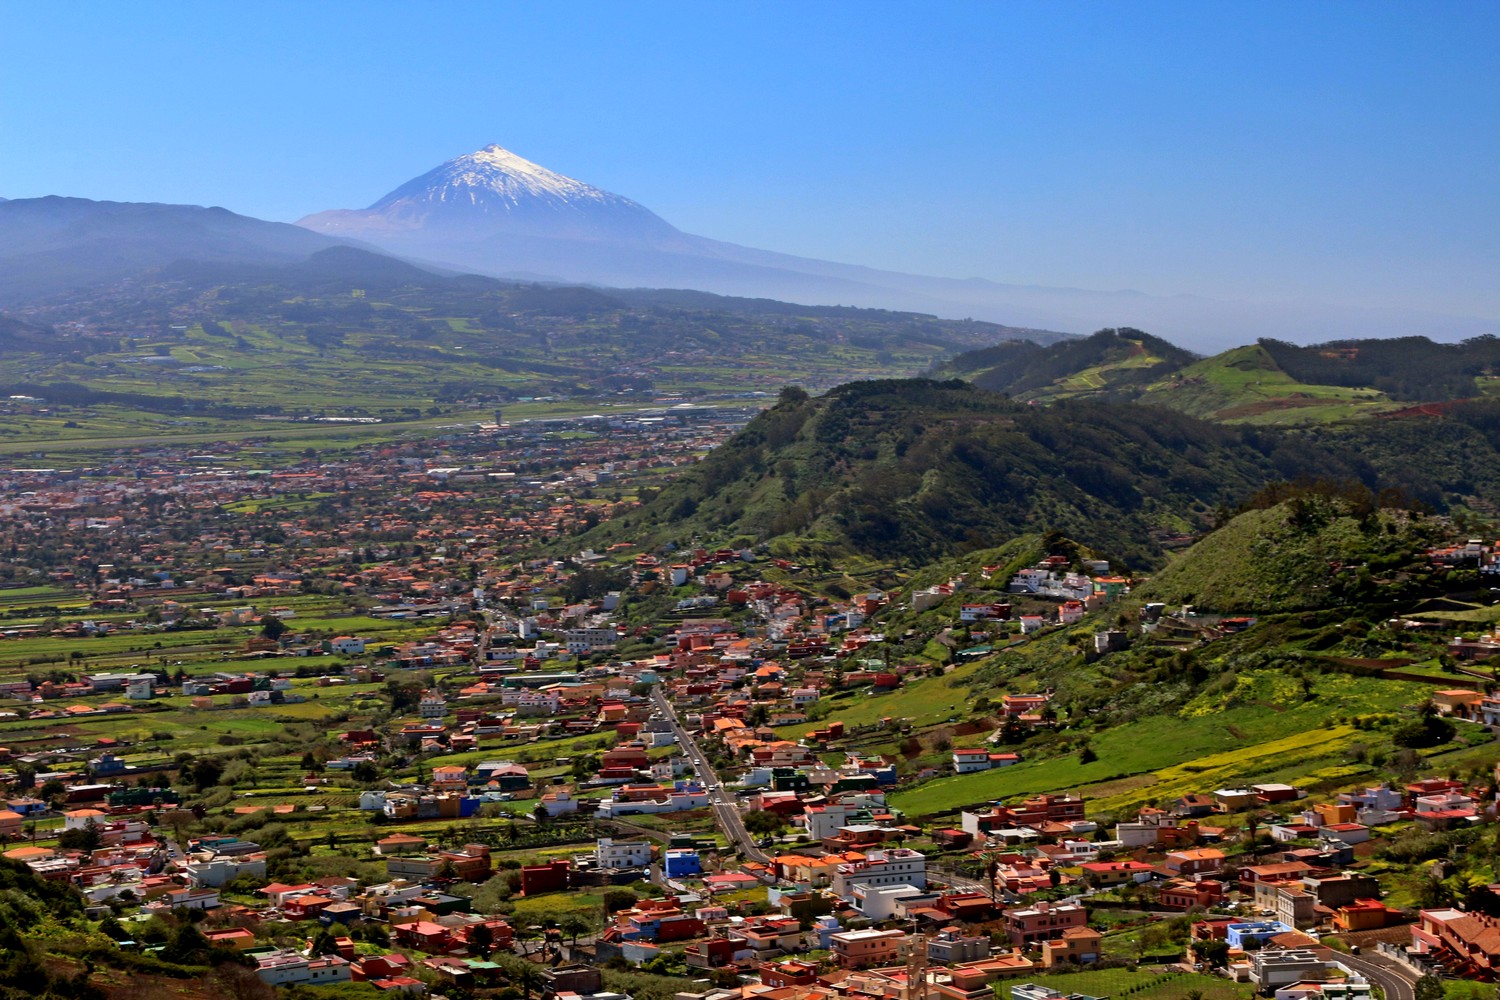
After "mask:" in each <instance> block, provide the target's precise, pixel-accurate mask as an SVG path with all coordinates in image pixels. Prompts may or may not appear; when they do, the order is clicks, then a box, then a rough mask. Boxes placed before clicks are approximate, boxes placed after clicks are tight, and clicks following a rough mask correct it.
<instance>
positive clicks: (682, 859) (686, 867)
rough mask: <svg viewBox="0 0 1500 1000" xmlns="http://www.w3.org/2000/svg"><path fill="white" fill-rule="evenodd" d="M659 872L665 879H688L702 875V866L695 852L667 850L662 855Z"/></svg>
mask: <svg viewBox="0 0 1500 1000" xmlns="http://www.w3.org/2000/svg"><path fill="white" fill-rule="evenodd" d="M661 870H662V874H663V875H665V876H666V877H667V878H690V877H692V876H694V875H702V874H703V864H702V862H701V861H699V859H698V852H697V851H693V850H687V849H680V850H675V851H674V850H668V851H666V852H665V853H664V854H663V855H662V863H661Z"/></svg>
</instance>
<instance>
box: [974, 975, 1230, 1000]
mask: <svg viewBox="0 0 1500 1000" xmlns="http://www.w3.org/2000/svg"><path fill="white" fill-rule="evenodd" d="M1026 981H1027V982H1031V983H1036V984H1037V985H1038V986H1047V987H1050V988H1052V989H1055V990H1058V991H1060V992H1062V993H1064V994H1068V993H1080V994H1083V995H1085V996H1092V997H1110V998H1112V1000H1120V998H1121V997H1124V996H1125V995H1126V994H1129V995H1130V996H1132V997H1139V998H1142V1000H1184V998H1186V997H1187V996H1188V995H1189V994H1192V993H1197V994H1199V995H1201V996H1202V997H1203V1000H1250V998H1251V997H1253V996H1254V995H1255V990H1254V987H1251V986H1249V985H1245V984H1240V983H1232V982H1229V981H1228V980H1226V979H1220V978H1219V977H1218V976H1206V975H1200V974H1198V973H1184V972H1166V973H1164V972H1156V971H1152V970H1147V969H1137V970H1135V971H1132V970H1130V969H1098V970H1086V971H1082V972H1067V973H1061V974H1058V973H1052V974H1048V975H1042V976H1030V977H1027V980H1026ZM995 995H996V996H997V997H998V1000H1010V997H1011V993H1010V984H1008V983H1000V984H998V985H997V986H996V989H995Z"/></svg>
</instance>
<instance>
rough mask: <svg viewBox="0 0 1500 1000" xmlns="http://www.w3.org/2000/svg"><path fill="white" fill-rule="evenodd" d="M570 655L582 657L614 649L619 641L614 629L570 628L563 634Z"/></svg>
mask: <svg viewBox="0 0 1500 1000" xmlns="http://www.w3.org/2000/svg"><path fill="white" fill-rule="evenodd" d="M563 639H564V641H565V642H566V643H567V645H568V655H570V656H581V655H584V654H586V653H592V652H593V651H594V650H596V649H612V648H613V647H614V645H615V643H616V642H618V641H619V635H618V634H617V633H616V632H615V630H614V629H613V628H570V629H568V631H567V632H565V633H563Z"/></svg>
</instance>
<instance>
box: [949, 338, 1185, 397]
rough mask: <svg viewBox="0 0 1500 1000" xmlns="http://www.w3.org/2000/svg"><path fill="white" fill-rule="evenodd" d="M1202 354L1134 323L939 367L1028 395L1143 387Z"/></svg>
mask: <svg viewBox="0 0 1500 1000" xmlns="http://www.w3.org/2000/svg"><path fill="white" fill-rule="evenodd" d="M1197 357H1198V356H1197V355H1196V354H1194V353H1192V352H1191V351H1187V350H1184V349H1182V348H1180V347H1177V346H1176V345H1174V344H1170V343H1168V342H1167V341H1165V340H1162V339H1161V338H1160V337H1153V336H1151V335H1150V334H1148V333H1143V332H1142V331H1140V330H1133V329H1130V328H1128V327H1125V328H1122V329H1118V330H1100V331H1099V332H1098V333H1095V334H1094V335H1093V336H1091V337H1082V338H1077V339H1073V340H1064V341H1059V342H1057V343H1055V344H1051V345H1049V346H1043V345H1041V344H1040V343H1039V342H1037V343H1033V342H1030V341H1028V340H1020V341H1013V342H1010V343H1003V344H997V345H995V346H994V347H987V348H981V349H979V350H976V351H967V352H965V353H963V354H960V355H958V356H956V357H954V358H953V359H952V360H951V361H949V362H947V363H946V364H944V365H942V366H940V367H939V368H938V369H937V370H936V373H937V374H939V375H952V376H957V377H959V378H964V379H967V380H968V381H971V382H973V383H974V384H975V385H977V386H979V387H980V388H981V389H990V390H993V391H995V392H1003V393H1005V394H1007V395H1010V396H1019V397H1022V398H1026V399H1051V398H1056V397H1058V396H1064V395H1066V396H1105V395H1114V394H1118V393H1121V392H1130V391H1138V390H1139V389H1140V388H1142V387H1144V386H1146V385H1148V384H1150V383H1151V382H1153V381H1155V380H1156V379H1158V378H1160V377H1161V376H1162V375H1164V374H1166V373H1168V372H1172V371H1176V370H1178V369H1179V368H1182V367H1183V366H1184V365H1187V364H1191V363H1192V362H1193V361H1195V360H1197Z"/></svg>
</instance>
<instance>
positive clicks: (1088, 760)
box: [1078, 743, 1099, 764]
mask: <svg viewBox="0 0 1500 1000" xmlns="http://www.w3.org/2000/svg"><path fill="white" fill-rule="evenodd" d="M1098 759H1099V755H1098V754H1096V753H1095V752H1094V748H1093V747H1092V746H1090V745H1089V744H1087V743H1085V744H1084V745H1083V746H1082V748H1080V749H1079V751H1078V763H1080V764H1092V763H1093V762H1094V761H1096V760H1098Z"/></svg>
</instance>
